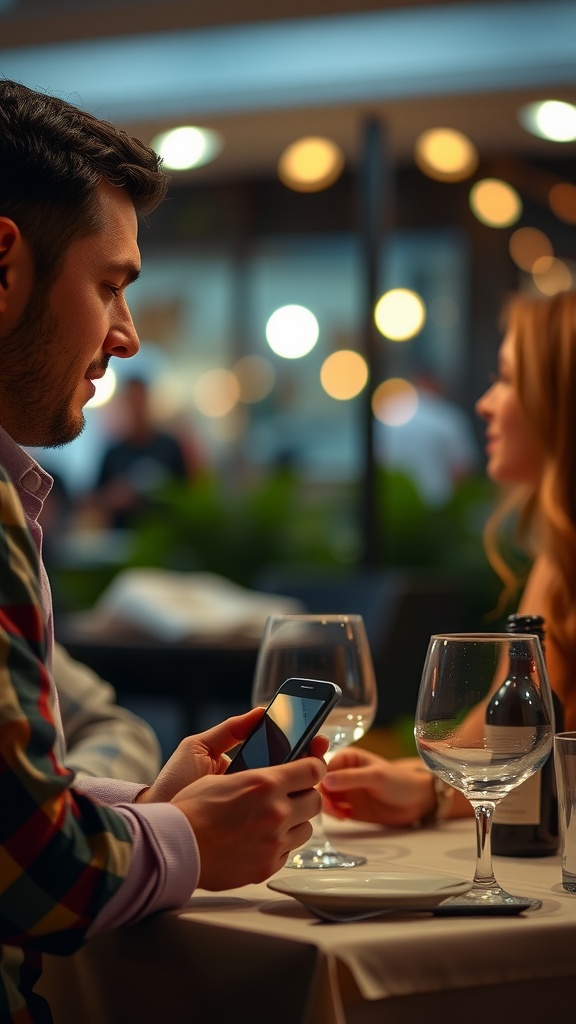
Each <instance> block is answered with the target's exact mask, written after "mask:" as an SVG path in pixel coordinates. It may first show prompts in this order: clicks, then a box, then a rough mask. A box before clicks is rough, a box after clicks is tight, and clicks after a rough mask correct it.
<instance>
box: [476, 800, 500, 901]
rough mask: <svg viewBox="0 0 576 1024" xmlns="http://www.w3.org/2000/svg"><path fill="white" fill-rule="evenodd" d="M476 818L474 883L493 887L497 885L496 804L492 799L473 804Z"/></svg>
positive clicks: (484, 886) (488, 887)
mask: <svg viewBox="0 0 576 1024" xmlns="http://www.w3.org/2000/svg"><path fill="white" fill-rule="evenodd" d="M473 807H474V817H475V818H476V871H475V873H474V885H475V886H482V887H483V888H486V889H491V888H493V887H494V886H495V885H497V882H496V879H495V877H494V870H493V868H492V842H491V837H492V819H493V817H494V807H495V805H494V804H493V803H492V802H491V801H488V800H487V801H486V802H485V803H482V804H476V803H475V804H473Z"/></svg>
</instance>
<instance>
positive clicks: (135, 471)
mask: <svg viewBox="0 0 576 1024" xmlns="http://www.w3.org/2000/svg"><path fill="white" fill-rule="evenodd" d="M120 398H121V417H120V425H119V433H118V436H117V437H116V438H115V439H114V440H112V441H111V442H110V444H109V445H108V447H107V448H106V449H105V451H104V454H103V457H102V461H101V464H100V468H99V470H98V472H97V475H96V482H95V485H94V489H93V491H92V493H91V495H90V497H89V504H91V505H92V506H95V507H97V508H98V510H99V511H100V512H101V513H102V516H103V520H104V522H103V525H107V526H109V527H112V528H114V529H126V528H128V527H130V526H131V525H132V523H133V521H134V519H135V517H137V516H138V515H139V514H140V513H142V512H143V511H145V510H146V509H147V508H148V507H149V506H150V502H151V500H152V496H153V494H154V492H155V491H157V490H158V489H159V488H160V487H161V486H162V485H163V484H165V483H167V482H168V481H170V480H187V479H191V478H192V477H193V476H194V475H195V473H196V472H197V471H198V468H199V462H200V459H199V456H198V453H197V452H196V449H195V448H193V446H192V442H191V441H190V440H187V441H185V440H184V439H183V438H180V437H179V436H177V434H176V433H170V432H168V430H166V429H165V428H160V427H159V425H158V423H157V422H156V419H155V417H154V415H153V411H152V407H151V400H150V388H149V386H148V384H147V382H146V381H145V380H143V379H141V378H138V377H132V378H130V379H128V380H127V381H126V382H125V383H124V387H123V389H122V392H121V395H120Z"/></svg>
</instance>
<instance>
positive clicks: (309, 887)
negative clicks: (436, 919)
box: [267, 868, 472, 914]
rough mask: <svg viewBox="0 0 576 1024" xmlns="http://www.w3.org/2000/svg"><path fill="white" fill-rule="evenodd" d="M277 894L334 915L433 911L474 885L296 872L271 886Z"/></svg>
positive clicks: (404, 875)
mask: <svg viewBox="0 0 576 1024" xmlns="http://www.w3.org/2000/svg"><path fill="white" fill-rule="evenodd" d="M267 884H268V888H269V889H273V890H274V891H275V892H281V893H284V895H285V896H293V897H294V899H296V900H299V902H300V903H303V904H304V906H305V907H308V908H310V909H311V910H320V911H325V912H327V913H334V914H344V913H346V914H356V913H362V912H363V911H365V912H368V911H380V912H382V913H384V912H389V913H392V912H394V911H397V912H398V911H405V910H431V909H433V908H434V907H437V906H438V904H439V903H441V902H442V900H445V899H448V897H449V896H461V895H462V894H463V893H465V892H468V890H469V889H470V888H471V887H472V882H471V881H465V880H464V879H463V878H454V877H452V876H450V875H428V874H418V873H417V872H413V871H370V872H368V871H366V870H364V869H362V870H358V869H357V868H354V871H353V873H352V872H351V871H327V872H325V873H322V874H321V875H319V874H318V873H317V872H314V874H313V875H312V874H311V873H308V872H306V873H304V872H302V873H301V872H296V873H295V874H294V875H281V876H280V877H279V878H273V879H271V881H269V882H268V883H267Z"/></svg>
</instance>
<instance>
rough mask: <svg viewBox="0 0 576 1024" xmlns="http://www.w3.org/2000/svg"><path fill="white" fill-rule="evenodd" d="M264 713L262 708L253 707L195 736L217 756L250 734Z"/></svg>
mask: <svg viewBox="0 0 576 1024" xmlns="http://www.w3.org/2000/svg"><path fill="white" fill-rule="evenodd" d="M263 714H264V708H253V709H252V711H248V712H247V713H246V714H245V715H235V716H234V717H233V718H227V719H226V721H225V722H220V724H219V725H214V726H212V728H211V729H206V731H205V732H201V733H199V734H198V736H197V737H196V739H197V740H199V741H200V743H202V744H203V745H204V746H205V747H206V748H207V749H208V750H210V752H211V753H212V754H213V755H215V756H216V757H219V756H220V754H224V753H225V752H226V751H227V750H232V747H235V746H236V745H237V744H238V743H240V742H241V741H242V740H245V739H246V737H247V736H249V735H250V733H251V732H252V730H253V728H254V727H255V725H256V724H257V722H259V721H260V719H261V718H262V715H263Z"/></svg>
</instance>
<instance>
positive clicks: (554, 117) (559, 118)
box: [518, 100, 576, 142]
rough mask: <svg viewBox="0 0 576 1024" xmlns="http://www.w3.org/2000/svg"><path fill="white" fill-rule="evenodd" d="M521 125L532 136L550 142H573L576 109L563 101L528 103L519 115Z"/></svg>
mask: <svg viewBox="0 0 576 1024" xmlns="http://www.w3.org/2000/svg"><path fill="white" fill-rule="evenodd" d="M518 118H519V121H520V124H521V125H522V127H523V128H525V129H526V131H528V132H530V133H531V134H532V135H537V136H538V137H539V138H540V139H548V141H549V142H573V141H574V139H576V107H575V106H574V104H572V103H564V101H563V100H542V101H540V102H538V103H528V104H527V106H525V107H522V109H521V110H520V112H519V114H518Z"/></svg>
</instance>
